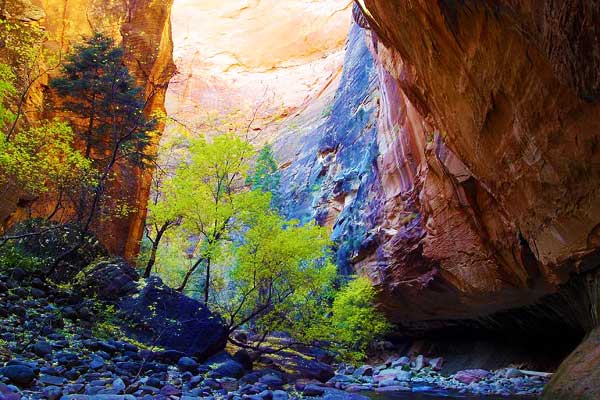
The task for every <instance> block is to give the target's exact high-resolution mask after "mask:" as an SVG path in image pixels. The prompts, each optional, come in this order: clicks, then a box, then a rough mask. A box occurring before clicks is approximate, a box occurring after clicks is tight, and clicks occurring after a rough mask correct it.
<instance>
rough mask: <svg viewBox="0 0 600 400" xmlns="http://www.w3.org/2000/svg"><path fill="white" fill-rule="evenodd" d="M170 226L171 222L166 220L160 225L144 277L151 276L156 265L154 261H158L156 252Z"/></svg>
mask: <svg viewBox="0 0 600 400" xmlns="http://www.w3.org/2000/svg"><path fill="white" fill-rule="evenodd" d="M168 227H169V223H168V222H165V223H164V224H163V226H161V227H160V229H159V230H158V232H156V239H154V241H153V242H152V251H151V252H150V259H149V260H148V264H146V270H145V271H144V278H149V277H150V274H151V273H152V267H154V263H156V252H157V251H158V245H159V244H160V240H161V239H162V237H163V235H164V233H165V232H166V230H167V229H168Z"/></svg>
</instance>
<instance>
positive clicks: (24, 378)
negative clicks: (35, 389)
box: [0, 365, 36, 386]
mask: <svg viewBox="0 0 600 400" xmlns="http://www.w3.org/2000/svg"><path fill="white" fill-rule="evenodd" d="M0 375H4V376H5V377H7V378H8V380H9V381H10V382H13V383H16V384H17V385H23V386H29V385H31V383H32V382H33V380H34V379H35V376H36V375H35V371H34V370H33V369H32V368H30V367H28V366H26V365H8V366H6V367H4V368H0Z"/></svg>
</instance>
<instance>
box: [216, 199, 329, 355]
mask: <svg viewBox="0 0 600 400" xmlns="http://www.w3.org/2000/svg"><path fill="white" fill-rule="evenodd" d="M253 195H254V196H256V198H257V199H261V198H262V202H263V204H268V202H269V201H270V198H269V195H268V194H262V193H260V192H258V193H257V192H254V194H253ZM240 218H241V219H242V220H243V221H244V224H245V226H246V227H247V230H246V231H245V232H244V235H243V239H241V243H233V244H232V250H231V251H232V254H233V263H234V267H233V268H232V269H231V270H230V272H229V274H228V278H229V279H228V280H229V285H228V286H227V290H221V291H219V292H218V293H217V296H216V297H215V299H214V302H213V303H212V305H213V307H214V308H216V309H218V310H219V311H220V312H221V314H222V315H223V316H224V317H225V319H226V321H227V324H228V327H229V332H230V333H233V332H234V331H235V330H236V329H239V328H241V327H248V326H249V327H251V328H252V329H253V330H254V331H256V332H257V333H259V334H260V337H261V339H260V340H259V341H258V342H257V343H255V344H254V346H253V347H254V349H255V350H259V351H260V350H261V344H262V343H263V341H264V340H265V339H266V338H267V336H268V335H269V334H270V333H273V332H275V331H285V332H289V333H290V334H292V335H293V337H294V338H295V339H297V340H298V341H303V340H304V339H306V336H305V335H304V333H305V332H306V327H307V326H308V325H309V324H311V320H313V319H314V318H315V316H316V315H320V314H321V312H322V305H323V304H327V301H326V297H327V296H328V295H329V294H330V291H331V288H332V283H333V280H334V277H335V274H336V271H335V266H334V265H332V264H331V263H329V262H328V261H327V255H328V251H329V250H328V249H329V246H330V244H331V243H330V240H329V231H328V230H327V229H326V228H324V227H319V226H317V225H315V224H314V223H311V224H306V225H304V226H302V225H300V224H299V222H298V221H294V220H293V221H286V220H285V219H284V218H283V217H281V216H280V215H279V214H278V213H277V212H276V211H273V210H267V211H263V212H261V213H258V214H257V213H254V212H252V211H247V212H244V213H242V214H241V215H240ZM230 341H231V342H233V343H235V344H238V345H242V344H241V343H239V342H236V341H235V339H233V338H230Z"/></svg>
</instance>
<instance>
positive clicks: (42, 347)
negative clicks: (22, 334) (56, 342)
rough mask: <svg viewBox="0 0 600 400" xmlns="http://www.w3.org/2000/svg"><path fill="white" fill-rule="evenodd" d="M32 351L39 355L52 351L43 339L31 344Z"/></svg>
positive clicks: (50, 346)
mask: <svg viewBox="0 0 600 400" xmlns="http://www.w3.org/2000/svg"><path fill="white" fill-rule="evenodd" d="M33 352H34V353H35V354H36V355H38V356H40V357H44V356H46V355H48V354H51V353H52V345H50V343H48V342H45V341H40V342H37V343H36V344H34V345H33Z"/></svg>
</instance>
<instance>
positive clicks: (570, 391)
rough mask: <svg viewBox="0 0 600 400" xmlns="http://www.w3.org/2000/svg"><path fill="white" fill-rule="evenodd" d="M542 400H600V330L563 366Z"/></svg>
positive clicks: (574, 352) (545, 391) (581, 345)
mask: <svg viewBox="0 0 600 400" xmlns="http://www.w3.org/2000/svg"><path fill="white" fill-rule="evenodd" d="M542 399H543V400H587V399H600V328H596V329H595V330H593V331H592V332H591V333H590V334H589V335H588V336H587V338H586V339H585V340H584V341H583V342H582V343H581V344H580V345H579V346H578V347H577V348H576V349H575V350H574V351H573V352H572V353H571V354H570V355H569V356H568V357H567V358H566V359H565V360H564V361H563V362H562V364H561V365H560V367H558V370H557V371H556V373H555V374H554V375H553V376H552V379H551V380H550V383H548V385H547V386H546V388H545V389H544V394H543V396H542Z"/></svg>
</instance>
